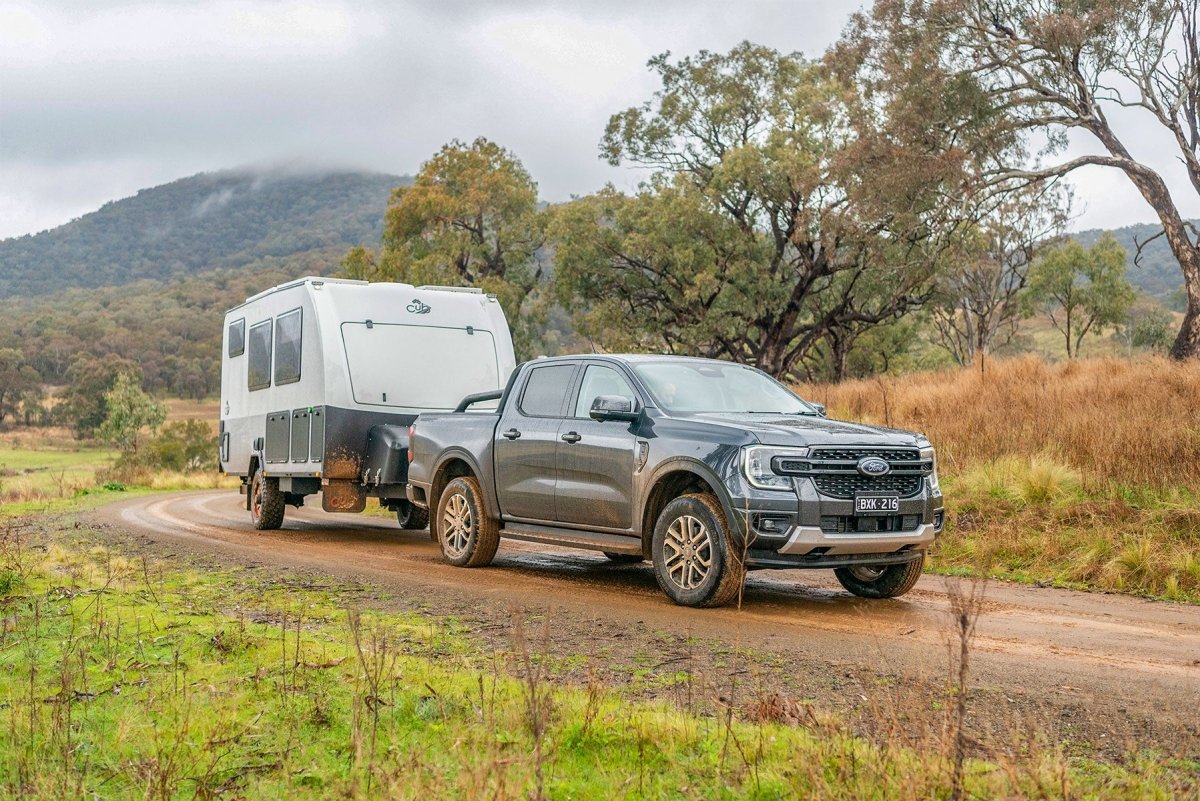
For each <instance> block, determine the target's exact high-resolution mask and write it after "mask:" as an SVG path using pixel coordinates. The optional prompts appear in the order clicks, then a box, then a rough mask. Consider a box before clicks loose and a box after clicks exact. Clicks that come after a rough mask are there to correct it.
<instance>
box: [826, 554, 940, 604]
mask: <svg viewBox="0 0 1200 801" xmlns="http://www.w3.org/2000/svg"><path fill="white" fill-rule="evenodd" d="M924 567H925V554H921V558H920V559H914V560H913V561H911V562H905V563H904V564H902V565H879V566H878V567H874V566H871V565H860V566H855V567H839V568H836V569H834V571H833V574H834V575H835V576H837V580H838V581H840V582H841V583H842V586H843V587H845V588H846V589H847V590H849V591H850V592H852V593H854V594H855V595H857V596H859V597H861V598H898V597H899V596H901V595H903V594H904V593H906V592H908V591H909V590H911V589H912V588H913V585H914V584H916V583H917V579H919V578H921V570H922V569H923V568H924Z"/></svg>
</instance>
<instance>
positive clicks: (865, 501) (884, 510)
mask: <svg viewBox="0 0 1200 801" xmlns="http://www.w3.org/2000/svg"><path fill="white" fill-rule="evenodd" d="M899 511H900V496H899V495H855V496H854V514H856V515H888V514H895V513H896V512H899Z"/></svg>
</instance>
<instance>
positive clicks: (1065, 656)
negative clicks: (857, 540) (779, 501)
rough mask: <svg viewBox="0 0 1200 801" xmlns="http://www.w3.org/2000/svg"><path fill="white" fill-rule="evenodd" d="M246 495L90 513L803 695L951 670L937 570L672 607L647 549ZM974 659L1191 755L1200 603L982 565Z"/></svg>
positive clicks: (1080, 714) (1056, 713)
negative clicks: (643, 552)
mask: <svg viewBox="0 0 1200 801" xmlns="http://www.w3.org/2000/svg"><path fill="white" fill-rule="evenodd" d="M241 501H242V498H241V497H240V496H238V495H237V494H236V493H235V492H233V491H230V490H222V491H209V492H192V493H176V494H172V495H166V496H148V497H142V498H136V499H131V500H129V501H124V502H120V503H116V504H113V505H110V506H107V507H103V508H101V509H99V510H97V511H96V512H94V513H92V515H93V517H94V519H95V520H96V521H97V522H99V523H101V524H102V525H107V526H113V527H116V528H119V529H121V530H124V531H127V532H130V533H134V534H138V535H141V536H143V537H146V538H148V539H149V540H150V541H152V542H154V543H158V544H162V545H165V546H168V547H173V548H180V549H183V550H186V551H191V552H195V553H199V554H215V555H220V556H222V557H224V558H226V559H230V560H232V561H234V562H237V563H242V564H255V565H266V566H273V567H277V568H284V569H301V570H304V571H306V572H314V573H323V574H328V575H334V576H338V577H342V578H354V579H361V580H366V581H368V582H371V583H374V584H377V585H378V586H380V587H381V588H384V589H386V590H389V591H394V592H398V593H399V594H401V595H402V596H403V597H406V598H409V599H414V600H417V599H424V600H425V601H428V602H430V603H431V604H432V605H433V606H434V607H435V608H439V609H443V610H444V611H445V612H446V613H448V614H458V613H459V612H460V611H461V610H470V612H471V614H469V615H467V617H472V616H474V617H475V618H476V619H479V620H483V619H486V618H487V617H488V615H489V614H491V615H493V616H495V617H496V618H502V619H507V617H508V615H509V613H510V610H512V609H522V610H526V611H528V612H530V613H534V614H546V615H550V616H552V619H553V622H554V627H555V628H556V630H558V632H557V634H556V643H557V644H558V645H559V646H560V647H566V648H570V647H571V646H572V642H573V641H574V642H577V643H578V649H579V651H580V652H585V651H588V650H589V649H591V648H593V647H594V641H595V640H596V639H597V638H601V637H613V636H620V637H627V636H628V637H633V638H635V639H636V638H638V637H641V638H642V639H643V641H644V642H645V643H646V644H647V646H648V647H653V637H654V635H655V634H656V633H669V634H673V635H677V636H679V637H684V638H689V637H696V638H702V639H704V640H706V641H713V642H715V643H717V644H718V646H719V645H721V644H723V645H724V646H726V647H729V646H732V645H734V644H738V645H741V646H746V647H750V648H754V649H756V650H758V651H760V652H762V653H766V654H770V655H772V657H774V658H775V659H776V662H777V663H778V662H780V661H782V664H783V669H784V670H785V671H786V670H791V671H793V672H795V673H797V674H800V673H804V672H807V674H808V676H809V677H810V678H811V681H808V680H806V677H805V676H803V675H797V676H796V679H797V684H798V685H799V687H800V688H802V689H803V690H804V691H805V692H806V693H809V694H811V693H813V692H821V691H822V690H824V691H829V689H830V687H833V688H837V687H839V686H840V685H841V684H842V682H836V681H835V682H833V684H832V685H831V684H829V682H828V681H825V680H823V676H821V675H818V674H823V673H828V674H830V675H834V674H836V675H845V676H850V675H851V674H853V675H854V676H855V677H856V679H855V681H854V682H853V683H854V684H855V692H856V693H858V692H861V693H862V694H861V695H859V696H858V697H859V698H861V699H862V700H863V701H864V702H869V703H870V704H872V705H878V704H880V703H883V704H886V703H887V702H888V700H889V695H888V694H889V692H891V693H892V694H893V695H894V691H892V690H889V689H888V687H889V686H890V685H891V684H892V683H894V681H895V680H897V679H900V680H901V681H904V682H906V683H911V684H912V685H913V686H917V685H921V684H922V683H924V684H927V685H929V686H933V685H935V684H936V683H937V682H939V681H944V677H945V674H946V667H947V653H948V647H949V645H950V642H949V638H950V636H951V628H952V627H951V619H950V600H949V595H948V592H947V583H946V582H947V580H946V579H944V578H942V577H939V576H932V575H926V576H924V577H923V578H922V579H921V581H920V582H919V583H918V584H917V586H916V587H915V588H914V589H913V590H912V591H911V592H910V593H909V594H908V595H906V596H904V597H902V598H898V599H893V600H888V601H871V600H864V599H860V598H855V597H853V596H851V595H849V594H847V593H846V592H844V591H843V590H842V589H841V587H840V585H838V584H837V582H836V580H835V579H834V578H833V575H832V571H799V570H797V571H762V572H755V573H751V574H750V577H749V579H748V581H747V586H746V591H745V595H744V601H743V605H742V607H741V608H740V609H735V608H726V609H707V610H696V609H685V608H681V607H677V606H674V605H673V604H671V603H670V602H669V601H668V600H667V599H666V597H665V596H663V595H662V593H661V592H660V591H659V589H658V586H657V584H656V583H655V579H654V575H653V572H652V571H651V569H650V567H649V565H646V564H643V565H633V566H628V565H625V566H617V565H613V564H611V563H609V562H608V560H606V559H605V558H604V557H603V556H601V555H600V554H597V553H592V552H588V551H579V550H572V549H566V548H552V547H549V546H540V545H532V544H527V543H519V542H514V541H510V540H504V541H502V543H501V546H500V551H499V553H498V554H497V557H496V560H495V562H494V563H493V565H492V566H491V567H488V568H483V569H474V570H466V569H463V568H455V567H452V566H450V565H447V564H445V563H443V562H442V561H441V557H440V553H439V551H438V548H437V546H436V544H435V543H433V542H431V541H430V540H429V535H428V532H425V531H422V532H414V531H401V530H400V529H399V528H398V527H397V525H396V523H395V521H394V519H388V518H375V517H364V516H361V515H331V514H326V513H324V512H322V511H320V510H319V509H311V508H306V509H300V510H295V509H292V508H289V509H288V510H287V517H286V518H285V522H284V528H283V529H281V530H279V531H270V532H260V531H255V530H254V529H253V528H252V526H251V524H250V520H249V514H248V513H247V512H246V511H245V510H244V509H243V508H242V506H241ZM972 673H973V678H972V686H973V687H975V688H977V689H978V690H979V691H980V692H981V693H982V695H983V696H984V697H985V698H987V699H989V703H993V702H994V703H995V704H998V705H1000V706H1005V705H1007V706H1008V707H1011V708H1009V709H1007V710H1000V709H996V710H991V711H990V712H989V711H988V710H982V711H981V712H980V714H981V715H982V716H983V717H988V716H989V714H995V715H999V716H1002V717H1007V718H1010V719H1012V718H1014V717H1016V716H1024V717H1027V718H1029V717H1032V718H1034V719H1037V720H1038V721H1040V722H1041V723H1042V724H1045V725H1046V726H1047V727H1049V728H1048V729H1046V731H1049V734H1050V738H1051V739H1054V737H1055V736H1061V737H1066V736H1075V737H1078V736H1079V735H1080V734H1081V733H1082V734H1084V735H1085V736H1086V737H1090V738H1092V739H1094V740H1098V741H1099V742H1096V743H1094V745H1096V747H1097V748H1102V747H1103V745H1114V746H1115V744H1116V743H1117V742H1126V743H1127V744H1128V743H1146V742H1148V743H1154V744H1158V745H1159V747H1160V748H1162V749H1164V750H1165V751H1166V752H1167V753H1173V754H1177V755H1180V756H1190V757H1193V758H1200V723H1198V722H1197V721H1198V719H1200V715H1198V714H1197V709H1200V607H1196V606H1188V605H1181V604H1168V603H1160V602H1152V601H1146V600H1142V599H1137V598H1132V597H1129V596H1121V595H1106V594H1099V593H1082V592H1074V591H1070V590H1061V589H1053V588H1039V587H1027V586H1020V585H1013V584H1007V583H999V582H992V583H990V584H989V585H988V586H987V588H986V593H985V597H984V601H983V603H982V606H981V613H980V616H979V620H978V625H977V633H976V637H975V641H974V647H973V651H972ZM872 677H874V679H875V680H874V681H873V680H872ZM868 695H870V696H872V697H871V698H869V699H868V697H867V696H868ZM876 696H877V697H876ZM831 706H833V707H835V708H836V707H839V706H844V704H841V703H837V702H833V703H831ZM1105 740H1107V743H1104V742H1103V741H1105Z"/></svg>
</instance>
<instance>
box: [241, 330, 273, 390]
mask: <svg viewBox="0 0 1200 801" xmlns="http://www.w3.org/2000/svg"><path fill="white" fill-rule="evenodd" d="M249 346H250V358H249V359H248V360H247V367H246V386H248V387H249V388H250V389H251V390H255V389H266V388H267V387H269V386H271V321H270V320H266V321H264V322H261V323H258V324H257V325H252V326H250V342H249Z"/></svg>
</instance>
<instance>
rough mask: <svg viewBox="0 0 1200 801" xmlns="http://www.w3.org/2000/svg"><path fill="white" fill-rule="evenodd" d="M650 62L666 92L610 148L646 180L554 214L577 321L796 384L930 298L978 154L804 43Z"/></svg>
mask: <svg viewBox="0 0 1200 801" xmlns="http://www.w3.org/2000/svg"><path fill="white" fill-rule="evenodd" d="M649 66H650V68H651V69H652V70H653V71H654V72H655V73H657V75H658V78H659V80H660V82H661V88H660V89H659V90H658V91H656V92H655V93H654V95H653V97H651V98H650V99H649V100H647V101H646V102H645V103H643V104H641V105H638V106H635V107H633V108H629V109H627V110H625V111H623V112H620V113H618V114H615V115H613V117H612V118H611V119H610V121H609V123H608V127H607V129H606V131H605V134H604V137H603V140H602V142H601V151H602V154H603V156H604V158H606V159H607V160H608V161H609V162H610V163H612V164H614V165H620V164H628V165H634V166H637V167H640V168H643V169H645V170H646V171H647V172H648V177H647V179H646V180H645V182H644V183H643V184H642V186H641V187H640V188H639V189H638V191H636V192H635V193H633V194H625V193H622V192H618V191H616V190H615V189H613V188H612V187H609V188H607V189H605V190H603V191H601V192H599V193H597V194H595V195H592V196H589V197H585V198H582V199H580V200H577V201H575V202H572V203H569V204H565V205H564V206H562V207H560V208H557V209H555V210H554V212H553V215H552V216H553V220H552V222H551V223H550V228H549V237H550V240H551V241H552V242H553V244H554V246H555V269H556V274H555V279H556V285H557V288H558V292H559V296H560V299H561V301H562V302H563V303H564V305H565V306H567V307H568V308H569V309H571V310H572V311H573V312H574V313H575V319H576V325H577V326H578V329H579V330H580V332H581V333H583V334H585V335H586V336H588V337H590V338H591V339H592V340H593V341H594V342H595V343H596V344H597V346H599V347H604V348H631V347H636V348H651V349H661V350H665V351H669V352H673V353H694V354H702V355H708V356H722V357H727V358H731V359H735V360H739V361H744V362H749V363H753V364H756V365H758V366H759V367H760V368H762V369H764V370H766V371H767V372H769V373H771V374H772V375H775V376H777V377H780V378H786V377H789V376H795V375H797V374H798V373H799V372H800V370H801V365H802V363H803V362H804V361H805V360H806V359H809V358H811V357H812V356H813V354H814V352H815V349H816V348H817V346H818V344H820V343H821V342H822V341H823V340H825V339H826V338H829V337H831V336H836V335H838V334H848V333H849V332H851V331H853V330H856V329H861V328H864V327H870V326H873V325H877V324H880V323H882V322H885V321H889V320H895V319H897V318H899V317H901V316H903V315H905V314H906V313H908V312H909V311H911V310H912V309H914V308H917V307H919V306H921V305H922V304H924V303H925V302H926V301H927V300H928V298H929V297H930V295H931V293H932V291H933V281H932V279H933V276H934V274H935V272H936V269H937V267H938V265H939V264H940V262H941V261H942V260H943V259H944V258H945V257H946V255H947V254H948V253H949V252H950V251H951V250H952V249H953V247H955V243H956V242H957V240H958V238H959V235H960V232H961V229H962V226H963V223H964V221H965V220H967V219H968V218H969V217H970V215H971V214H972V213H973V207H972V205H971V203H970V200H969V198H967V197H966V196H965V195H964V194H963V193H962V192H961V191H960V190H959V187H961V185H962V183H963V176H964V174H965V172H966V170H967V167H966V163H967V161H968V158H969V154H965V153H964V154H962V155H961V156H956V157H950V158H948V157H947V156H946V148H944V147H931V146H930V145H929V143H925V142H922V141H921V140H920V139H919V138H914V137H913V136H912V134H913V133H914V132H915V131H917V130H918V129H917V128H916V127H915V126H914V125H913V124H912V121H904V120H899V121H897V120H893V119H892V117H893V116H894V115H893V112H894V109H887V108H879V107H875V106H874V105H873V104H872V103H871V100H870V99H869V98H866V97H863V96H861V95H859V94H858V93H857V90H856V88H855V86H854V85H853V84H850V83H847V82H844V81H841V80H839V78H838V76H837V75H836V74H835V72H834V71H833V70H831V69H830V68H829V67H828V66H827V65H826V64H823V63H821V62H814V61H810V60H806V59H805V58H803V57H802V56H800V55H799V54H796V53H791V54H783V53H779V52H777V51H775V50H772V49H769V48H766V47H760V46H756V45H753V44H750V43H742V44H740V45H738V46H737V47H735V48H733V49H732V50H731V51H730V52H728V53H724V54H721V53H711V52H708V51H701V52H700V53H698V54H696V55H695V56H690V57H685V58H682V59H679V60H677V61H673V60H672V59H671V57H670V54H663V55H660V56H658V57H656V58H654V59H652V60H651V61H650V63H649ZM921 135H922V136H923V135H924V133H923V132H922V134H921ZM834 369H835V371H836V369H837V368H836V367H835V368H834Z"/></svg>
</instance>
